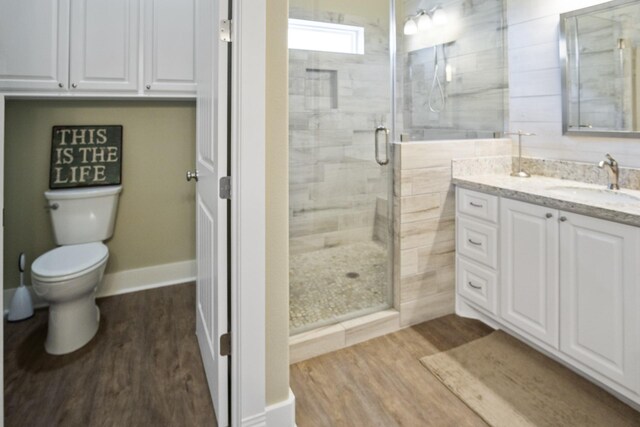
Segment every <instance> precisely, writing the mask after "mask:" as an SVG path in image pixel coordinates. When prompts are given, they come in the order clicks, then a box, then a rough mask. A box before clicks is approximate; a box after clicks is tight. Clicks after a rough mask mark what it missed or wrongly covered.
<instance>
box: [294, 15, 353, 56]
mask: <svg viewBox="0 0 640 427" xmlns="http://www.w3.org/2000/svg"><path fill="white" fill-rule="evenodd" d="M289 49H302V50H317V51H322V52H336V53H351V54H360V55H363V54H364V28H363V27H356V26H353V25H342V24H333V23H329V22H318V21H307V20H304V19H289Z"/></svg>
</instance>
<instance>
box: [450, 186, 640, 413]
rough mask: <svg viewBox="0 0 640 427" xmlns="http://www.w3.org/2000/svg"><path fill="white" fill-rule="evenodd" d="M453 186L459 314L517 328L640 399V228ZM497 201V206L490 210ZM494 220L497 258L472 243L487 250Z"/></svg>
mask: <svg viewBox="0 0 640 427" xmlns="http://www.w3.org/2000/svg"><path fill="white" fill-rule="evenodd" d="M456 193H457V197H456V201H457V204H458V205H457V207H456V211H457V214H456V232H457V247H456V271H457V277H456V290H457V301H456V307H457V312H458V313H459V314H461V315H463V316H468V317H476V318H479V319H481V320H484V321H486V322H487V323H489V324H491V325H492V326H494V327H496V326H497V327H502V328H505V329H507V330H510V331H512V332H514V333H515V334H517V335H519V336H520V337H521V338H522V339H523V340H525V341H528V342H529V343H531V344H534V345H536V346H537V348H539V349H542V350H543V351H545V352H546V353H547V354H549V355H551V356H553V357H555V358H557V359H559V360H561V361H563V362H564V363H566V364H568V365H571V366H572V367H574V368H575V369H577V370H579V371H581V372H583V373H584V374H585V375H587V376H589V377H591V378H593V379H594V380H597V381H599V382H601V383H602V384H604V385H606V386H608V387H609V388H610V389H612V390H614V391H616V392H617V393H619V394H620V395H623V396H625V397H627V398H629V399H631V400H632V401H634V402H636V403H637V404H639V405H640V228H638V227H634V226H630V225H625V224H620V223H616V222H612V221H607V220H604V219H597V218H592V217H588V216H584V215H579V214H575V213H571V212H565V211H562V210H557V209H552V208H548V207H545V206H541V205H537V204H531V203H525V202H521V201H516V200H512V199H508V198H505V197H498V196H494V195H491V194H484V193H482V192H478V191H471V190H466V189H463V188H457V189H456ZM483 198H484V199H483ZM478 200H484V202H482V203H479V202H478ZM471 202H473V203H474V204H475V205H477V206H478V207H475V210H471V211H470V210H469V209H470V208H471V207H473V206H471V205H470V203H471ZM487 202H488V203H489V204H488V203H487ZM493 204H495V206H496V207H497V208H496V209H495V212H497V213H496V214H495V216H494V215H488V216H486V215H487V214H486V212H489V211H493V210H494V209H493V208H492V207H489V206H493ZM480 206H481V207H480ZM488 207H489V208H488ZM474 212H475V213H476V215H475V217H474V214H473V213H474ZM482 215H485V218H484V219H480V216H482ZM494 218H495V223H494V222H493V221H494ZM492 225H493V226H495V232H496V233H497V245H496V251H497V254H498V257H497V259H498V262H497V263H495V264H492V262H491V261H487V260H489V259H491V258H487V257H484V255H483V256H480V255H482V254H483V251H480V250H478V249H477V248H475V245H474V250H475V252H474V251H470V250H469V248H467V247H466V246H468V245H466V243H465V239H468V238H473V239H476V240H474V242H476V243H480V244H481V245H484V248H485V249H486V250H485V251H484V252H487V250H488V249H489V247H490V243H489V242H490V240H491V238H492V237H486V236H489V235H491V234H492V232H489V231H490V230H491V226H492ZM473 233H476V234H473ZM481 236H485V237H486V238H485V240H486V242H485V240H483V239H480V238H479V237H481ZM476 252H478V253H479V254H480V255H479V254H477V253H476Z"/></svg>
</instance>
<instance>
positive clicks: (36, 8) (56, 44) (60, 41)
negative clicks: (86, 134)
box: [0, 0, 69, 91]
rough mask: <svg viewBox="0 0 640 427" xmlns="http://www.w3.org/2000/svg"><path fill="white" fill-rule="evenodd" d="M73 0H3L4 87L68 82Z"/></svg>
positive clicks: (0, 80) (0, 55) (0, 57)
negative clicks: (70, 15) (70, 9)
mask: <svg viewBox="0 0 640 427" xmlns="http://www.w3.org/2000/svg"><path fill="white" fill-rule="evenodd" d="M68 66H69V0H46V1H45V0H42V1H36V0H23V1H16V0H0V89H4V90H21V89H25V88H28V89H31V90H41V91H49V90H60V89H61V88H66V86H67V84H68Z"/></svg>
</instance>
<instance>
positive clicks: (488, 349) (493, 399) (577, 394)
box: [420, 331, 640, 427]
mask: <svg viewBox="0 0 640 427" xmlns="http://www.w3.org/2000/svg"><path fill="white" fill-rule="evenodd" d="M420 362H422V364H423V365H424V366H425V367H426V368H427V369H428V370H429V371H431V372H432V373H433V374H434V375H435V376H436V377H437V378H438V379H439V380H440V381H441V382H442V383H443V384H444V385H445V386H447V387H448V388H449V390H451V391H452V392H453V393H454V394H455V395H456V396H458V397H459V398H460V399H461V400H462V401H463V402H464V403H465V404H466V405H467V406H469V407H470V408H471V409H472V410H473V411H475V412H476V413H477V414H478V415H479V416H480V417H481V418H482V419H484V421H485V422H487V423H488V424H489V425H491V426H494V427H519V426H563V427H566V426H580V427H585V426H616V427H620V426H640V412H637V411H635V410H633V409H632V408H631V407H629V406H627V405H625V404H624V403H622V402H620V401H619V400H617V399H616V398H614V397H613V396H611V395H609V394H608V393H607V392H605V391H604V390H602V389H600V388H599V387H597V386H596V385H594V384H592V383H590V382H589V381H587V380H585V379H584V378H582V377H580V376H579V375H577V374H575V373H574V372H572V371H570V370H569V369H567V368H565V367H564V366H562V365H560V364H559V363H557V362H555V361H553V360H551V359H550V358H548V357H546V356H544V355H543V354H541V353H539V352H537V351H536V350H534V349H532V348H531V347H529V346H527V345H525V344H523V343H521V342H520V341H518V340H516V339H515V338H512V337H511V336H509V335H507V334H506V333H504V332H502V331H496V332H493V333H491V334H489V335H487V336H486V337H484V338H480V339H478V340H475V341H472V342H470V343H467V344H464V345H462V346H460V347H457V348H454V349H452V350H449V351H445V352H442V353H438V354H434V355H431V356H425V357H423V358H422V359H420Z"/></svg>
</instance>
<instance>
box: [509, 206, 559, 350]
mask: <svg viewBox="0 0 640 427" xmlns="http://www.w3.org/2000/svg"><path fill="white" fill-rule="evenodd" d="M558 224H559V223H558V211H556V210H553V209H548V208H545V207H543V206H538V205H532V204H530V203H523V202H518V201H515V200H510V199H504V198H503V199H501V204H500V246H501V248H502V251H501V266H502V268H501V271H500V272H501V281H500V283H501V285H502V289H501V292H500V314H501V316H502V319H503V320H505V321H506V322H508V323H509V324H510V325H511V326H512V327H513V328H515V329H518V330H519V331H521V332H525V333H527V334H529V335H531V336H532V337H535V338H537V339H539V340H540V341H542V342H544V343H546V344H548V345H550V346H552V347H554V348H558V281H559V274H558V267H559V259H558V245H559V241H558V227H559V225H558Z"/></svg>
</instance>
